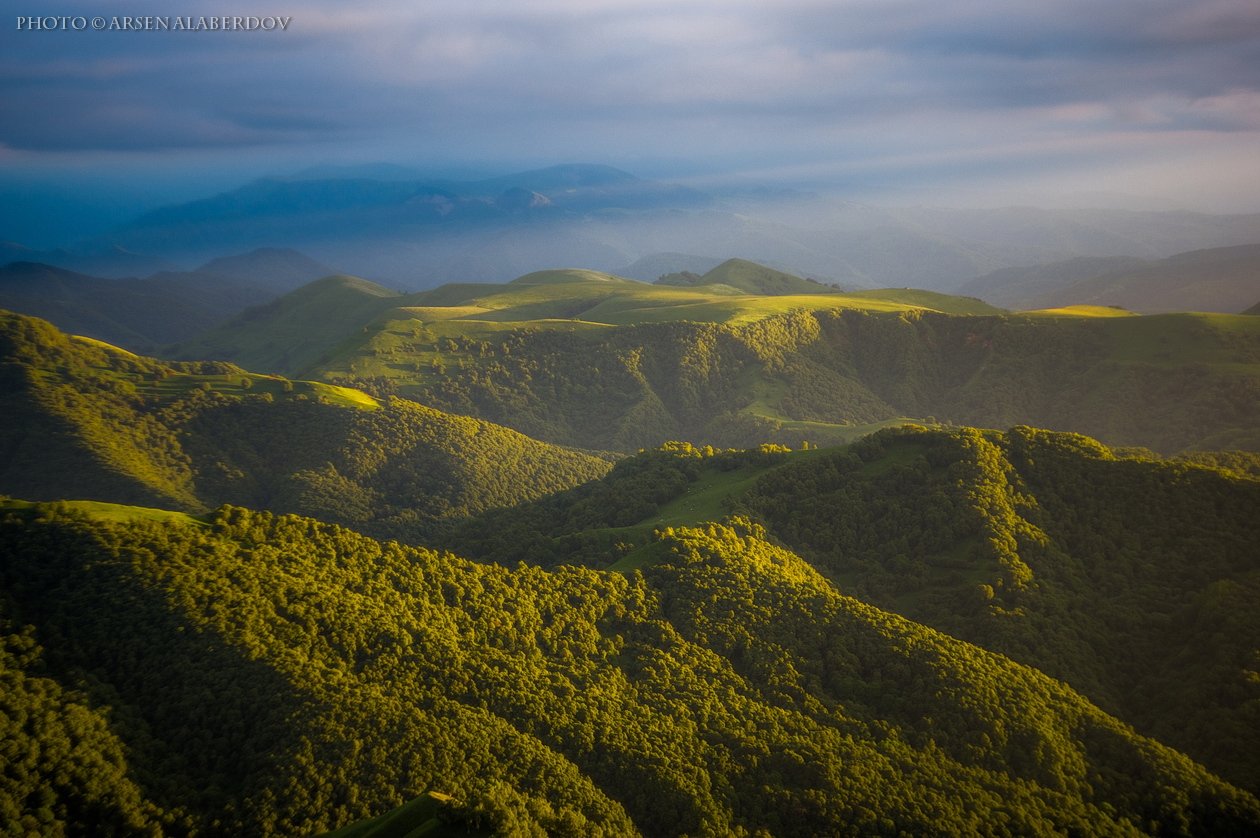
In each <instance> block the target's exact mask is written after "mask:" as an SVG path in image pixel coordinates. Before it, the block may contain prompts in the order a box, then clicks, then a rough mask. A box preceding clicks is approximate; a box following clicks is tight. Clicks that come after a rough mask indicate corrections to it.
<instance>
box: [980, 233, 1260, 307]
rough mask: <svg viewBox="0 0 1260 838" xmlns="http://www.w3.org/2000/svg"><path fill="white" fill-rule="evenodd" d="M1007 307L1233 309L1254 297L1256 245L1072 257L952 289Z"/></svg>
mask: <svg viewBox="0 0 1260 838" xmlns="http://www.w3.org/2000/svg"><path fill="white" fill-rule="evenodd" d="M959 292H960V293H965V294H973V295H975V296H977V297H980V298H982V299H985V300H988V301H989V302H992V303H995V304H997V305H1002V306H1006V307H1007V308H1022V309H1035V308H1057V307H1061V306H1069V305H1103V306H1119V307H1121V308H1125V309H1129V310H1131V311H1137V312H1144V313H1158V312H1173V311H1210V312H1223V313H1228V314H1232V313H1237V312H1240V311H1242V310H1243V309H1245V308H1247V307H1248V306H1249V305H1251V304H1252V303H1253V302H1254V301H1255V300H1256V297H1257V295H1260V245H1240V246H1235V247H1219V248H1212V249H1208V250H1196V251H1192V252H1189V253H1179V254H1176V255H1174V256H1170V257H1168V258H1166V259H1160V260H1158V261H1144V260H1140V259H1128V258H1123V257H1117V258H1114V259H1074V260H1071V261H1068V262H1059V263H1054V264H1050V265H1040V266H1037V267H1032V268H1008V269H1005V270H1002V271H996V272H994V273H991V274H988V275H986V276H983V277H980V278H979V279H976V280H973V281H972V282H969V283H966V284H965V285H963V286H962V287H961V288H960V289H959Z"/></svg>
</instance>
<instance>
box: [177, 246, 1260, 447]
mask: <svg viewBox="0 0 1260 838" xmlns="http://www.w3.org/2000/svg"><path fill="white" fill-rule="evenodd" d="M1116 313H1117V312H1115V311H1114V310H1111V309H1107V308H1069V309H1060V310H1053V311H1048V312H1033V313H1026V314H1004V313H1001V312H1000V311H999V310H996V309H994V308H992V307H991V306H988V305H987V304H984V303H981V302H979V301H977V300H975V299H971V298H966V297H951V296H947V295H942V294H937V293H935V292H929V291H916V290H911V289H884V290H880V291H856V292H847V293H828V294H813V295H795V294H790V295H785V296H764V295H755V294H747V293H741V292H739V291H738V290H737V289H735V288H733V287H731V286H725V285H705V286H696V287H688V288H683V287H671V286H660V285H648V284H645V283H640V282H635V281H631V280H625V279H619V278H617V277H613V276H610V275H607V274H601V273H598V272H593V271H577V270H568V271H548V272H539V273H534V274H529V275H527V276H524V277H521V278H519V279H517V280H515V281H513V282H510V283H506V284H503V285H482V284H475V283H466V284H459V285H448V286H443V287H441V288H438V289H434V290H433V291H429V292H423V293H420V294H412V295H399V294H392V293H391V292H388V291H386V290H385V289H383V288H380V287H379V286H371V285H366V284H363V283H362V282H361V281H356V280H350V279H341V280H327V281H325V282H324V283H322V284H318V285H316V286H310V287H308V288H306V289H303V290H301V291H299V292H295V293H294V294H292V295H290V296H288V297H286V298H282V299H281V300H277V301H276V302H275V303H273V304H272V305H271V306H269V307H267V308H266V309H258V310H254V311H251V312H249V313H247V314H246V315H243V316H241V317H240V318H237V319H236V320H235V321H233V322H231V323H229V324H226V325H225V326H224V327H223V328H221V329H219V330H216V331H214V332H212V333H210V334H208V335H207V336H205V337H203V338H202V339H200V340H199V341H196V342H194V343H191V344H187V345H184V346H181V347H179V348H178V354H179V355H181V356H182V357H219V358H226V359H229V360H232V361H235V362H237V363H241V364H242V365H244V366H246V367H250V368H254V369H264V370H269V371H274V372H279V373H283V374H287V375H293V376H297V377H305V378H315V379H318V380H323V381H327V382H331V383H338V384H343V385H347V386H353V387H358V388H365V389H367V390H369V391H370V392H372V393H374V394H376V395H378V396H385V395H388V394H391V393H396V394H399V395H403V396H405V397H407V398H412V399H415V400H417V401H420V402H422V403H424V404H429V405H432V406H434V407H437V408H439V409H441V410H446V411H449V412H454V413H461V414H467V415H473V416H479V417H481V418H483V419H486V420H489V421H492V422H496V423H499V424H503V425H507V426H509V427H514V428H516V429H517V430H520V431H521V432H523V433H526V434H528V435H529V436H533V437H536V438H538V439H545V440H548V441H550V442H555V443H559V444H565V445H572V446H577V447H582V448H593V449H612V450H620V451H634V450H637V449H638V448H641V447H645V446H654V445H657V444H659V443H660V442H662V441H664V440H667V439H689V440H692V441H694V442H697V443H712V444H717V445H738V446H746V445H755V444H758V443H760V442H763V441H778V442H783V443H787V444H790V445H793V446H799V444H800V443H801V442H802V441H804V440H809V441H811V442H815V443H819V444H826V443H834V442H841V441H844V440H846V439H852V438H853V437H855V436H857V435H860V434H861V433H864V432H867V431H869V430H870V429H872V428H873V427H878V426H880V425H882V424H885V423H888V422H893V421H896V420H899V419H902V418H904V417H924V418H926V417H935V418H938V419H942V420H949V421H952V422H955V423H958V424H968V425H976V426H981V427H1009V426H1011V425H1015V424H1021V423H1023V424H1029V425H1035V426H1039V427H1048V428H1057V429H1061V430H1077V431H1080V432H1083V433H1088V434H1091V435H1093V436H1095V437H1097V438H1099V439H1102V440H1103V441H1104V442H1107V443H1108V444H1113V445H1143V446H1147V447H1150V448H1153V449H1157V450H1160V451H1163V452H1165V453H1173V452H1177V451H1181V450H1185V449H1188V448H1195V447H1197V448H1247V449H1251V450H1255V449H1257V447H1260V430H1258V423H1260V419H1257V416H1260V324H1258V323H1257V321H1255V320H1254V319H1253V318H1249V317H1241V316H1231V315H1208V314H1197V315H1196V314H1177V315H1159V316H1149V317H1113V316H1108V317H1100V316H1097V315H1099V314H1108V315H1111V314H1116Z"/></svg>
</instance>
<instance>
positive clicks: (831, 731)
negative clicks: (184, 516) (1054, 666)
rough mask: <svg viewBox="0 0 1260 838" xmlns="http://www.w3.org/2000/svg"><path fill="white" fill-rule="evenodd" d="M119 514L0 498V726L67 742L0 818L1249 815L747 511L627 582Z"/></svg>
mask: <svg viewBox="0 0 1260 838" xmlns="http://www.w3.org/2000/svg"><path fill="white" fill-rule="evenodd" d="M126 517H127V516H126V515H125V514H119V515H112V516H100V515H97V516H85V515H83V514H82V513H80V512H76V511H74V510H72V509H69V508H67V507H64V506H58V505H56V504H50V505H44V506H38V507H34V508H28V507H22V506H21V505H14V506H12V507H11V508H10V509H9V510H8V511H7V512H6V513H5V515H4V518H3V520H2V521H0V553H3V554H4V555H6V556H9V557H10V558H9V560H8V561H6V562H5V563H4V564H3V565H2V566H0V591H2V597H3V598H2V599H0V602H2V603H3V607H4V611H5V614H4V615H5V618H6V620H7V621H8V623H7V627H6V629H5V633H6V635H7V639H6V645H5V649H6V650H10V651H7V652H6V655H5V657H3V659H0V660H2V662H3V665H4V670H3V677H4V678H5V679H6V682H7V683H10V684H15V685H17V686H18V687H20V688H19V689H16V690H13V691H6V692H5V701H6V702H8V703H9V704H10V705H12V706H11V711H12V712H11V714H10V715H8V716H7V717H8V718H15V719H22V718H29V719H38V720H39V722H38V724H35V725H32V724H27V725H23V726H21V727H20V728H19V730H17V731H15V735H16V736H17V737H18V738H17V739H16V740H13V741H11V744H10V745H9V746H8V747H11V748H14V749H15V750H16V751H17V752H19V753H21V752H26V751H29V750H31V749H32V748H34V747H46V748H47V751H46V752H47V753H49V754H64V757H58V758H57V760H55V761H54V760H42V761H40V760H37V761H34V762H29V763H25V762H24V763H20V764H19V763H15V764H14V765H13V767H12V769H11V770H9V771H6V772H5V773H4V774H3V775H2V776H0V783H2V784H3V785H2V786H0V817H3V818H4V819H5V820H4V826H5V829H6V830H7V831H12V830H14V829H18V828H31V829H43V830H47V831H55V830H56V829H57V828H58V827H63V828H67V829H73V828H74V825H75V824H82V823H85V822H87V819H88V818H93V819H96V818H101V819H102V820H100V821H98V822H100V823H117V824H121V825H123V828H129V829H133V830H135V831H144V830H155V829H162V830H164V831H170V832H184V831H197V832H205V833H211V834H259V835H264V834H274V833H278V834H301V833H308V834H309V833H310V832H313V831H318V830H321V829H327V828H332V827H335V826H339V825H342V824H346V823H350V822H352V821H355V820H358V819H361V818H364V817H367V816H369V815H377V814H381V813H382V812H384V811H386V810H388V809H390V808H392V807H394V806H398V805H400V804H402V803H403V802H405V801H407V800H411V799H413V798H416V797H417V796H418V795H421V794H422V793H424V792H425V791H426V790H433V791H438V792H440V793H442V794H443V795H448V796H449V797H451V798H452V800H451V801H450V804H449V808H450V812H449V814H448V815H447V816H446V817H448V818H450V819H454V820H462V821H463V822H465V823H469V824H471V825H474V826H480V827H483V828H486V827H489V828H491V829H494V830H497V831H499V832H501V833H503V834H513V835H519V834H541V833H542V831H544V830H545V831H546V832H547V833H549V834H557V835H583V836H585V835H599V834H607V835H623V834H634V833H642V834H648V835H675V834H683V833H689V834H736V835H738V834H755V833H758V832H761V833H762V834H764V833H765V832H767V831H769V832H773V833H779V832H795V833H800V834H836V833H838V832H861V833H866V834H872V833H879V834H897V833H899V832H912V833H915V834H958V833H962V832H974V831H990V830H991V831H995V832H1011V833H1019V834H1032V833H1049V832H1077V833H1089V834H1136V833H1139V832H1144V831H1149V832H1159V833H1161V834H1183V833H1184V834H1217V835H1220V834H1231V833H1236V834H1243V833H1246V832H1248V831H1253V830H1255V829H1256V828H1258V827H1260V803H1258V802H1257V801H1256V799H1255V798H1254V797H1252V796H1251V795H1249V794H1247V793H1245V792H1242V791H1239V790H1238V789H1237V788H1235V787H1232V786H1229V785H1227V784H1225V783H1224V782H1222V781H1221V780H1219V779H1217V778H1216V777H1214V776H1213V775H1211V774H1209V773H1208V772H1207V771H1205V770H1204V769H1203V768H1201V767H1200V766H1198V765H1196V764H1195V763H1193V762H1191V761H1190V760H1189V759H1187V758H1186V757H1184V756H1182V755H1180V754H1178V753H1176V752H1174V751H1172V750H1170V749H1168V748H1166V747H1164V746H1162V745H1160V744H1158V743H1156V742H1155V741H1153V740H1150V739H1145V738H1143V737H1141V736H1138V735H1136V734H1135V733H1134V732H1133V731H1132V730H1131V729H1130V728H1128V727H1127V726H1125V725H1123V724H1122V723H1120V722H1118V721H1116V720H1115V719H1114V718H1112V717H1110V716H1108V715H1106V714H1104V713H1103V712H1101V711H1100V710H1098V709H1097V708H1096V707H1094V706H1093V705H1091V704H1089V703H1088V702H1087V701H1085V700H1084V699H1082V698H1081V697H1080V696H1079V695H1078V694H1076V693H1075V692H1073V691H1072V690H1071V689H1069V688H1067V687H1065V686H1064V685H1062V684H1061V683H1058V682H1056V681H1053V680H1052V679H1050V678H1048V677H1046V676H1044V675H1042V674H1040V673H1038V672H1036V671H1035V670H1033V669H1030V668H1028V667H1024V666H1021V665H1018V664H1015V663H1012V662H1011V661H1009V660H1007V659H1005V658H1002V657H1000V656H996V655H993V654H991V653H988V652H984V651H982V650H980V649H979V648H977V647H975V646H972V645H969V644H967V643H963V642H960V641H957V640H953V639H950V638H948V637H946V636H944V635H942V634H939V633H937V632H935V631H933V630H931V629H928V628H925V627H924V626H922V625H918V624H915V623H912V622H909V621H907V620H905V619H903V618H900V617H897V616H894V615H892V614H889V613H887V612H883V611H880V610H878V609H875V608H873V607H871V606H869V605H865V604H863V603H861V602H859V601H857V600H854V599H852V598H849V597H847V596H844V595H842V594H840V593H839V592H838V591H837V590H836V589H835V588H834V587H833V586H832V585H831V584H830V583H829V582H828V581H826V580H825V579H824V578H823V577H822V576H820V575H819V574H818V573H817V572H815V571H814V570H812V569H811V568H810V567H809V566H808V565H807V564H806V563H805V562H803V561H802V560H801V559H799V558H798V557H796V556H795V555H793V554H791V553H789V552H788V551H786V550H783V549H781V548H778V547H775V546H772V545H771V544H770V543H769V542H768V541H767V540H766V535H765V533H764V531H763V530H761V529H760V528H759V527H758V526H756V525H754V524H752V523H750V522H747V521H742V520H733V521H731V522H729V523H727V524H723V525H718V524H711V525H706V526H704V527H697V528H679V529H675V530H673V531H672V532H661V533H658V535H657V536H656V538H655V540H654V542H653V544H652V545H651V549H652V550H654V551H655V552H656V553H657V554H658V555H657V560H656V561H655V563H653V564H652V565H651V566H650V567H648V568H647V569H646V570H645V571H644V572H642V573H636V574H631V575H629V576H627V575H623V574H619V573H615V572H606V571H605V572H598V571H592V570H584V569H580V568H574V567H569V568H559V569H556V570H554V571H546V570H543V569H540V568H536V567H529V566H521V567H519V568H517V569H516V570H508V569H505V568H502V567H498V566H493V565H479V564H474V563H471V562H468V561H465V560H462V559H459V558H456V557H455V556H452V555H450V554H439V553H435V552H432V551H428V550H424V549H419V548H408V547H402V546H399V545H398V544H396V543H392V542H391V543H380V542H376V541H372V540H370V539H367V538H364V537H362V536H359V535H356V534H355V533H353V532H350V531H348V530H344V529H340V528H338V527H335V526H330V525H325V524H320V523H318V522H315V521H312V520H309V519H302V518H283V517H281V518H277V517H273V516H272V515H270V514H266V513H257V512H249V511H247V510H244V509H239V508H225V509H222V510H220V511H218V512H216V513H215V514H214V515H212V516H210V517H209V518H208V519H207V520H206V521H205V522H204V523H201V522H191V521H187V522H180V521H178V520H167V521H154V520H147V519H144V518H137V519H135V520H130V521H128V520H125V518H126ZM119 519H124V520H119ZM124 604H125V607H124ZM23 627H25V628H23ZM106 719H108V724H106V723H105V720H106ZM63 731H64V733H63ZM30 738H34V739H35V740H36V741H37V742H38V743H39V744H38V745H34V744H33V743H32V742H31V741H30ZM65 739H68V740H69V741H68V742H67V741H65ZM45 740H47V744H45ZM58 743H61V744H58ZM58 749H60V750H58ZM103 766H108V770H107V771H101V770H99V769H101V768H102V767H103ZM32 790H38V791H36V792H32ZM33 793H34V794H35V799H36V800H37V801H38V806H37V807H33V806H32V804H31V803H30V802H29V801H30V799H31V795H32V794H33Z"/></svg>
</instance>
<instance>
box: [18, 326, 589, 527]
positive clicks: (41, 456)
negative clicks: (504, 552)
mask: <svg viewBox="0 0 1260 838" xmlns="http://www.w3.org/2000/svg"><path fill="white" fill-rule="evenodd" d="M0 370H3V372H4V375H3V377H0V395H2V396H3V399H2V400H0V419H2V420H3V426H4V428H5V433H4V435H3V437H0V492H6V493H9V494H13V495H16V496H20V497H28V498H34V499H55V498H86V499H91V500H101V501H112V502H117V503H124V504H145V505H153V506H167V507H169V508H173V509H178V510H182V511H188V512H198V511H202V510H205V509H207V508H211V507H213V506H216V505H218V504H220V503H223V502H233V501H234V502H237V503H251V504H254V505H256V506H263V507H267V508H272V509H278V510H282V511H294V512H305V513H308V514H317V515H319V516H321V517H323V518H325V519H327V520H332V521H339V522H342V523H352V524H354V525H356V526H359V527H363V528H367V529H371V530H372V531H374V532H378V533H382V534H398V535H408V536H414V535H415V534H416V533H417V532H418V531H420V530H423V529H424V528H425V527H427V526H429V525H432V524H435V523H436V522H438V521H441V520H443V519H446V518H450V517H453V516H458V515H463V514H467V513H469V512H472V511H476V510H481V509H485V508H489V507H493V506H496V505H500V504H503V505H512V504H514V503H518V502H520V501H521V500H525V499H529V498H536V497H539V496H540V495H542V494H545V493H547V492H551V491H556V490H559V489H564V488H568V487H570V486H573V485H575V484H577V483H580V482H582V481H584V480H589V479H591V478H593V477H597V476H599V475H600V474H603V473H604V472H605V471H606V470H607V469H608V467H609V466H608V463H607V461H606V460H604V459H601V458H597V457H593V456H590V455H589V454H584V453H580V452H577V451H570V450H566V449H562V448H559V447H556V446H554V445H549V444H546V443H543V442H539V441H537V440H533V439H529V438H528V437H525V436H523V435H521V434H520V433H518V432H516V431H511V430H508V429H507V428H502V427H498V426H495V425H492V424H490V423H488V422H484V421H480V420H477V419H473V418H469V417H464V416H453V415H450V414H447V413H443V412H441V411H438V410H434V409H432V408H429V407H425V406H423V405H419V404H416V403H414V402H410V401H407V400H404V399H399V398H385V399H377V398H375V397H373V396H370V395H368V394H366V393H364V392H363V391H361V390H358V389H354V388H349V387H342V386H338V385H334V384H329V383H326V382H307V381H292V380H289V379H285V378H281V377H279V376H274V375H258V374H254V373H249V372H246V371H244V370H242V369H240V368H239V367H236V366H234V365H232V364H228V363H225V362H170V363H167V362H162V361H157V360H154V359H150V358H143V357H140V356H137V355H133V354H131V353H129V352H125V351H122V350H118V349H115V348H114V347H111V346H109V345H108V344H103V343H101V342H99V341H91V340H84V339H80V338H74V337H71V336H68V335H65V334H62V333H61V332H58V331H57V330H56V329H54V328H53V327H52V326H50V325H49V324H47V323H45V322H44V321H41V320H37V319H35V318H29V317H23V316H20V315H14V314H8V313H0Z"/></svg>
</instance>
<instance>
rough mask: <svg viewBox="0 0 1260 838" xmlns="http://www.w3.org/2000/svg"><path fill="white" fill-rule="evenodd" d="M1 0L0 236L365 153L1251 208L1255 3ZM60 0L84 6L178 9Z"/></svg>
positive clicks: (925, 199) (923, 191) (946, 194)
mask: <svg viewBox="0 0 1260 838" xmlns="http://www.w3.org/2000/svg"><path fill="white" fill-rule="evenodd" d="M6 5H7V6H8V8H9V11H8V12H6V15H7V17H6V18H5V19H4V20H3V21H0V24H2V28H0V31H3V35H2V36H0V79H2V81H0V167H3V171H2V172H0V180H3V183H4V189H5V192H4V196H3V197H5V198H6V203H7V204H8V205H9V208H8V209H7V210H6V211H5V213H4V214H0V238H6V237H7V238H12V237H13V236H10V235H9V233H7V232H5V229H3V227H4V226H5V225H6V224H7V226H8V227H9V228H10V230H11V231H13V232H17V233H21V232H22V225H23V224H24V223H25V224H27V226H28V227H30V225H31V223H33V222H30V218H31V217H33V216H38V215H40V214H41V213H43V214H44V215H47V214H49V213H56V212H58V211H60V210H64V211H65V212H66V213H67V217H69V216H70V215H71V214H72V210H74V207H75V206H76V202H77V205H81V206H79V207H78V208H79V209H80V210H83V211H84V212H85V213H86V215H84V216H83V218H84V219H88V218H89V217H91V212H90V211H89V210H90V206H89V205H92V206H95V207H96V209H97V210H98V215H101V216H102V217H103V216H106V215H109V214H111V213H113V214H117V213H120V212H127V211H130V210H133V209H136V208H143V207H144V206H145V205H146V204H151V203H153V202H157V201H165V200H172V199H179V198H183V197H191V196H192V195H195V194H203V193H205V192H207V191H216V190H221V189H223V188H228V187H230V186H234V185H237V184H238V183H241V182H244V181H246V180H248V179H250V178H252V177H256V176H259V175H262V174H267V173H282V172H285V171H293V170H295V169H298V168H301V167H303V166H307V165H313V164H318V163H355V162H371V161H392V162H397V163H403V164H407V165H411V166H417V167H420V168H423V169H426V170H432V171H444V172H452V173H460V172H466V173H479V172H484V173H498V172H500V171H503V170H508V169H513V168H517V167H533V166H541V165H550V164H554V163H561V162H600V163H610V164H613V165H618V166H621V167H623V168H626V169H628V170H630V171H633V172H635V173H636V174H640V175H642V176H648V177H662V178H669V179H675V180H682V181H688V182H693V183H697V184H704V183H713V182H720V181H726V180H736V181H741V182H750V183H773V184H783V185H790V186H796V187H803V188H810V189H815V190H818V191H823V192H834V193H836V194H838V195H841V196H844V197H849V198H852V199H855V200H862V201H867V202H872V203H880V202H886V203H905V202H918V203H928V204H942V205H948V204H972V205H974V204H984V203H990V204H1001V203H1003V202H1012V201H1035V200H1042V201H1045V202H1053V201H1060V202H1062V201H1065V200H1066V201H1071V200H1075V199H1081V200H1085V198H1082V197H1081V196H1084V195H1093V196H1100V195H1102V193H1124V194H1127V195H1132V196H1139V197H1141V198H1144V199H1150V201H1151V205H1152V206H1187V207H1192V208H1196V209H1206V210H1221V211H1239V210H1249V211H1254V210H1260V2H1256V0H1106V2H1100V0H1087V1H1086V0H1046V1H1045V2H1020V0H950V2H941V0H773V1H771V0H760V1H759V2H747V1H746V0H528V2H526V1H525V0H521V2H507V1H506V0H496V1H495V2H479V0H424V2H411V1H410V0H408V2H400V1H399V0H385V2H378V3H375V4H373V6H372V7H371V8H370V9H368V8H362V7H361V8H351V4H348V3H344V2H341V0H316V2H310V0H304V2H302V3H300V4H299V3H296V2H294V1H293V0H250V2H249V3H244V4H242V3H237V4H224V3H214V2H208V0H207V2H205V3H203V4H202V7H201V8H196V9H187V8H185V9H181V10H180V11H179V12H177V13H182V14H197V15H201V14H204V15H222V14H231V15H246V16H248V15H255V16H272V15H278V16H288V17H291V18H292V20H291V21H290V22H289V24H288V26H287V29H286V30H285V31H283V32H281V31H278V30H277V31H270V32H263V31H245V32H241V31H237V32H221V31H220V32H205V31H202V32H176V31H166V32H160V31H148V32H144V31H140V32H137V31H110V30H109V29H106V30H104V31H93V30H92V29H91V27H90V25H89V26H88V27H87V28H86V29H84V30H83V31H74V30H73V29H70V30H68V31H60V30H58V31H30V30H29V29H19V25H20V20H19V17H20V15H19V14H18V13H19V12H24V13H27V14H36V13H38V12H40V11H44V12H47V11H48V10H50V9H51V8H52V7H50V6H49V5H48V4H47V3H44V2H38V3H37V2H34V0H30V2H29V3H28V5H29V8H23V7H22V6H21V3H17V4H12V3H11V4H6ZM15 5H16V6H17V8H15ZM54 5H55V6H56V14H58V15H68V16H76V15H81V16H83V17H84V18H85V19H86V20H87V21H91V19H92V18H93V17H95V16H102V17H104V18H105V19H106V20H109V19H111V18H113V17H115V16H123V15H167V16H169V15H171V14H172V13H173V12H172V9H171V7H172V6H174V5H176V4H172V3H169V2H160V3H159V2H134V0H114V1H113V2H95V1H93V2H88V1H87V0H70V1H69V2H60V3H58V4H54ZM178 5H181V6H186V5H187V4H178ZM15 190H16V191H15ZM15 196H16V197H17V198H19V199H22V201H19V203H23V204H24V207H23V209H21V210H20V211H18V210H15V209H14V200H13V199H14V197H15ZM1098 199H1099V200H1102V198H1101V197H1099V198H1098ZM85 207H87V208H88V209H84V208H85ZM23 218H25V219H26V221H23ZM98 220H99V219H98ZM83 223H85V224H90V223H91V222H90V221H88V220H85V221H84V222H83Z"/></svg>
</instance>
